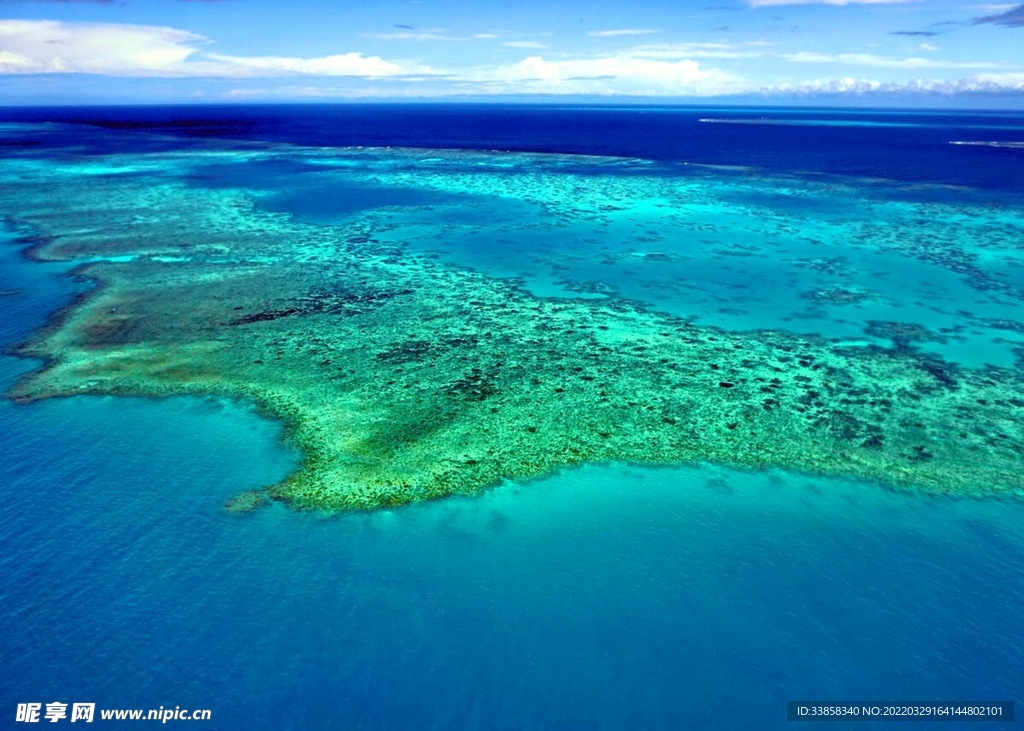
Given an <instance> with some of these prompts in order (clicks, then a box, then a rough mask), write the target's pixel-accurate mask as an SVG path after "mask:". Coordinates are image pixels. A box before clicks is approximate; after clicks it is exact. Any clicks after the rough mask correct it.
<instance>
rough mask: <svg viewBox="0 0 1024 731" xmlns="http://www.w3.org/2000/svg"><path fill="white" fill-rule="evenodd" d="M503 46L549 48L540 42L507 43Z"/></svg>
mask: <svg viewBox="0 0 1024 731" xmlns="http://www.w3.org/2000/svg"><path fill="white" fill-rule="evenodd" d="M501 45H503V46H508V47H509V48H547V46H545V45H544V44H543V43H541V42H540V41H505V42H504V43H502V44H501Z"/></svg>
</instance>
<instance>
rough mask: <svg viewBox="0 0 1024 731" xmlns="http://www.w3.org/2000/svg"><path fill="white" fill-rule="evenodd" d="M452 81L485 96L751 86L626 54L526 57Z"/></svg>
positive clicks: (665, 92)
mask: <svg viewBox="0 0 1024 731" xmlns="http://www.w3.org/2000/svg"><path fill="white" fill-rule="evenodd" d="M454 78H455V79H456V80H458V81H460V82H462V83H463V84H466V85H469V86H472V87H474V89H475V90H477V91H479V90H485V91H486V92H487V93H540V94H596V95H612V94H630V95H641V96H691V95H692V96H708V95H713V94H723V93H736V92H737V91H742V90H744V89H746V88H748V87H749V85H748V84H747V83H746V82H744V81H743V80H742V79H740V78H739V77H737V76H734V75H733V74H730V73H727V72H724V71H721V70H718V69H704V68H701V66H700V64H699V63H698V62H697V61H694V60H692V59H682V60H678V61H664V60H656V59H644V58H634V57H632V56H629V55H627V54H621V55H615V56H601V57H597V58H577V59H572V58H569V59H558V60H554V61H549V60H547V59H545V58H543V57H542V56H530V57H528V58H525V59H523V60H522V61H519V62H518V63H515V64H510V65H504V66H498V67H496V68H487V69H476V70H473V71H469V72H464V73H461V74H456V75H455V77H454Z"/></svg>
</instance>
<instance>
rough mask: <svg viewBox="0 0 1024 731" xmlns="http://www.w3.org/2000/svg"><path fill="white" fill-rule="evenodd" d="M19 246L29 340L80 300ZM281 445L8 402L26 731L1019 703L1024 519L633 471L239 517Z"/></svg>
mask: <svg viewBox="0 0 1024 731" xmlns="http://www.w3.org/2000/svg"><path fill="white" fill-rule="evenodd" d="M0 255H2V256H3V266H2V267H0V289H3V290H16V292H15V293H11V294H8V295H6V296H5V297H4V306H5V308H6V309H7V311H8V312H10V313H12V314H14V315H15V316H14V317H11V318H6V319H4V321H3V325H2V327H3V334H2V338H3V341H4V342H6V343H11V342H14V341H16V340H18V339H19V338H21V337H24V335H25V334H26V333H27V332H29V331H30V330H31V329H33V328H35V327H37V326H38V325H39V324H40V323H41V322H42V318H43V317H44V315H45V313H46V312H48V311H52V310H53V309H54V308H55V307H57V306H60V305H61V304H63V303H65V302H66V301H67V300H68V298H69V297H70V296H71V295H72V294H73V292H74V291H75V290H76V289H78V287H77V286H76V285H74V284H73V283H72V282H70V281H69V280H67V279H66V278H63V279H62V278H59V277H57V276H55V275H58V274H59V270H58V269H57V268H54V267H47V266H42V265H38V264H29V263H26V262H23V261H20V260H19V259H18V254H17V252H16V250H15V248H14V247H13V246H12V245H7V246H3V247H0ZM17 291H20V294H19V293H17ZM2 367H3V378H4V379H9V378H11V377H13V376H14V375H15V374H16V373H17V372H19V371H22V370H24V368H25V367H27V365H26V364H25V363H24V362H20V361H14V360H13V359H9V358H5V359H3V361H2ZM5 382H6V380H5ZM278 437H279V429H278V428H277V427H276V426H275V425H273V424H270V423H267V422H266V421H264V420H261V419H260V418H258V417H257V416H256V415H255V414H253V413H252V412H251V411H248V410H246V409H245V408H242V407H238V406H232V405H228V404H221V403H217V402H203V401H195V400H189V399H173V400H168V401H143V400H135V399H113V398H81V399H64V400H55V401H50V402H46V403H40V404H35V405H30V406H19V405H14V404H11V403H9V402H3V403H0V455H2V458H0V485H2V489H3V494H4V509H3V512H2V514H0V516H2V517H0V576H3V581H2V582H0V616H3V617H4V619H5V632H4V638H3V641H2V642H0V668H2V670H0V704H2V706H0V721H2V723H0V725H2V726H6V725H8V724H10V725H12V726H13V725H14V724H13V719H14V713H15V705H16V703H19V702H43V703H46V702H51V701H63V702H69V703H70V702H96V703H97V704H98V705H99V707H108V708H109V707H115V708H118V707H120V708H131V707H137V708H156V707H158V706H160V705H163V706H165V707H173V706H176V705H178V706H182V707H186V708H209V709H211V710H212V721H211V723H209V724H204V725H203V727H204V728H218V729H234V728H239V729H242V728H245V729H249V728H266V729H288V728H311V727H331V728H400V729H406V728H408V729H449V728H470V729H514V728H515V729H519V728H588V729H589V728H609V729H619V728H666V729H667V728H687V727H689V728H780V729H781V728H788V725H787V722H786V721H785V701H786V700H790V699H797V698H803V699H808V698H820V699H823V700H842V699H851V700H852V699H861V700H868V699H897V700H898V699H907V700H910V699H917V700H938V699H952V698H958V699H962V698H970V699H975V700H996V699H1007V700H1019V698H1018V697H1017V695H1016V694H1018V693H1019V689H1020V688H1021V687H1022V686H1021V681H1022V680H1024V651H1022V649H1021V647H1022V643H1021V640H1022V639H1024V615H1022V614H1021V612H1020V611H1019V609H1020V606H1021V599H1022V589H1024V538H1022V535H1021V525H1024V504H1021V503H1020V502H1017V501H1009V502H1004V501H995V500H984V501H974V500H948V499H934V498H923V497H910V496H907V495H901V494H895V493H892V492H888V491H885V490H882V489H880V488H877V487H875V486H872V485H863V484H850V483H842V482H838V481H824V480H819V479H811V478H807V477H801V476H793V475H788V474H782V473H767V474H744V473H738V472H734V471H729V470H724V469H719V468H712V467H700V468H688V469H672V470H668V469H666V470H649V469H640V468H635V467H630V466H625V465H606V466H589V467H586V468H583V469H578V470H573V471H568V472H565V473H562V474H559V475H555V476H552V477H550V478H548V479H545V480H542V481H538V482H535V483H531V484H526V485H520V484H508V485H504V486H502V487H500V488H498V489H495V490H492V491H490V492H488V493H486V494H484V495H482V496H480V497H479V498H475V499H453V500H446V501H442V502H437V503H431V504H425V505H418V506H414V507H410V508H407V509H403V510H399V511H394V512H388V511H385V512H379V513H375V514H370V515H343V516H337V517H333V518H329V519H325V518H322V517H316V516H313V515H304V514H295V513H291V512H288V511H287V510H285V509H283V508H280V507H277V506H275V507H273V508H271V509H268V510H263V511H260V512H258V513H255V514H253V515H251V516H247V517H244V518H238V517H232V516H229V515H226V514H224V513H223V511H222V510H221V509H220V505H221V502H222V501H223V500H224V499H225V498H226V497H228V496H229V495H231V494H233V493H234V492H237V490H238V489H240V488H244V487H256V486H259V485H261V484H264V483H266V482H268V481H272V480H275V479H279V478H280V477H281V476H282V475H283V474H285V473H286V472H287V470H288V469H289V467H290V465H291V464H293V460H294V455H291V454H289V453H288V452H287V451H286V450H284V449H282V448H280V447H279V446H277V444H278V442H277V439H278ZM101 725H102V724H101ZM961 725H962V724H943V726H942V728H956V727H958V726H961ZM830 728H831V727H830Z"/></svg>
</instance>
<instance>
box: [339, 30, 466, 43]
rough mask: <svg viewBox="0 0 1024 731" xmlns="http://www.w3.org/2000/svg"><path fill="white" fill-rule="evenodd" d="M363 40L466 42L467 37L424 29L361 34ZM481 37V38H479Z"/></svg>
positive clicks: (445, 31) (444, 31)
mask: <svg viewBox="0 0 1024 731" xmlns="http://www.w3.org/2000/svg"><path fill="white" fill-rule="evenodd" d="M359 36H360V37H361V38H372V39H374V40H379V41H465V40H468V38H466V37H465V36H452V35H448V33H447V29H446V28H423V29H422V30H419V29H417V30H395V31H387V32H384V33H360V34H359ZM477 37H480V36H477Z"/></svg>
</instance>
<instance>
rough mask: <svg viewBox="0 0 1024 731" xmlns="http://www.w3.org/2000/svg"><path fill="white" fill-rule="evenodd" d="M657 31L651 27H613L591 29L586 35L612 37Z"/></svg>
mask: <svg viewBox="0 0 1024 731" xmlns="http://www.w3.org/2000/svg"><path fill="white" fill-rule="evenodd" d="M657 32H658V31H656V30H653V29H651V28H613V29H611V30H592V31H590V32H589V33H587V35H588V36H591V37H593V38H613V37H616V36H646V35H650V34H651V33H657Z"/></svg>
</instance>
